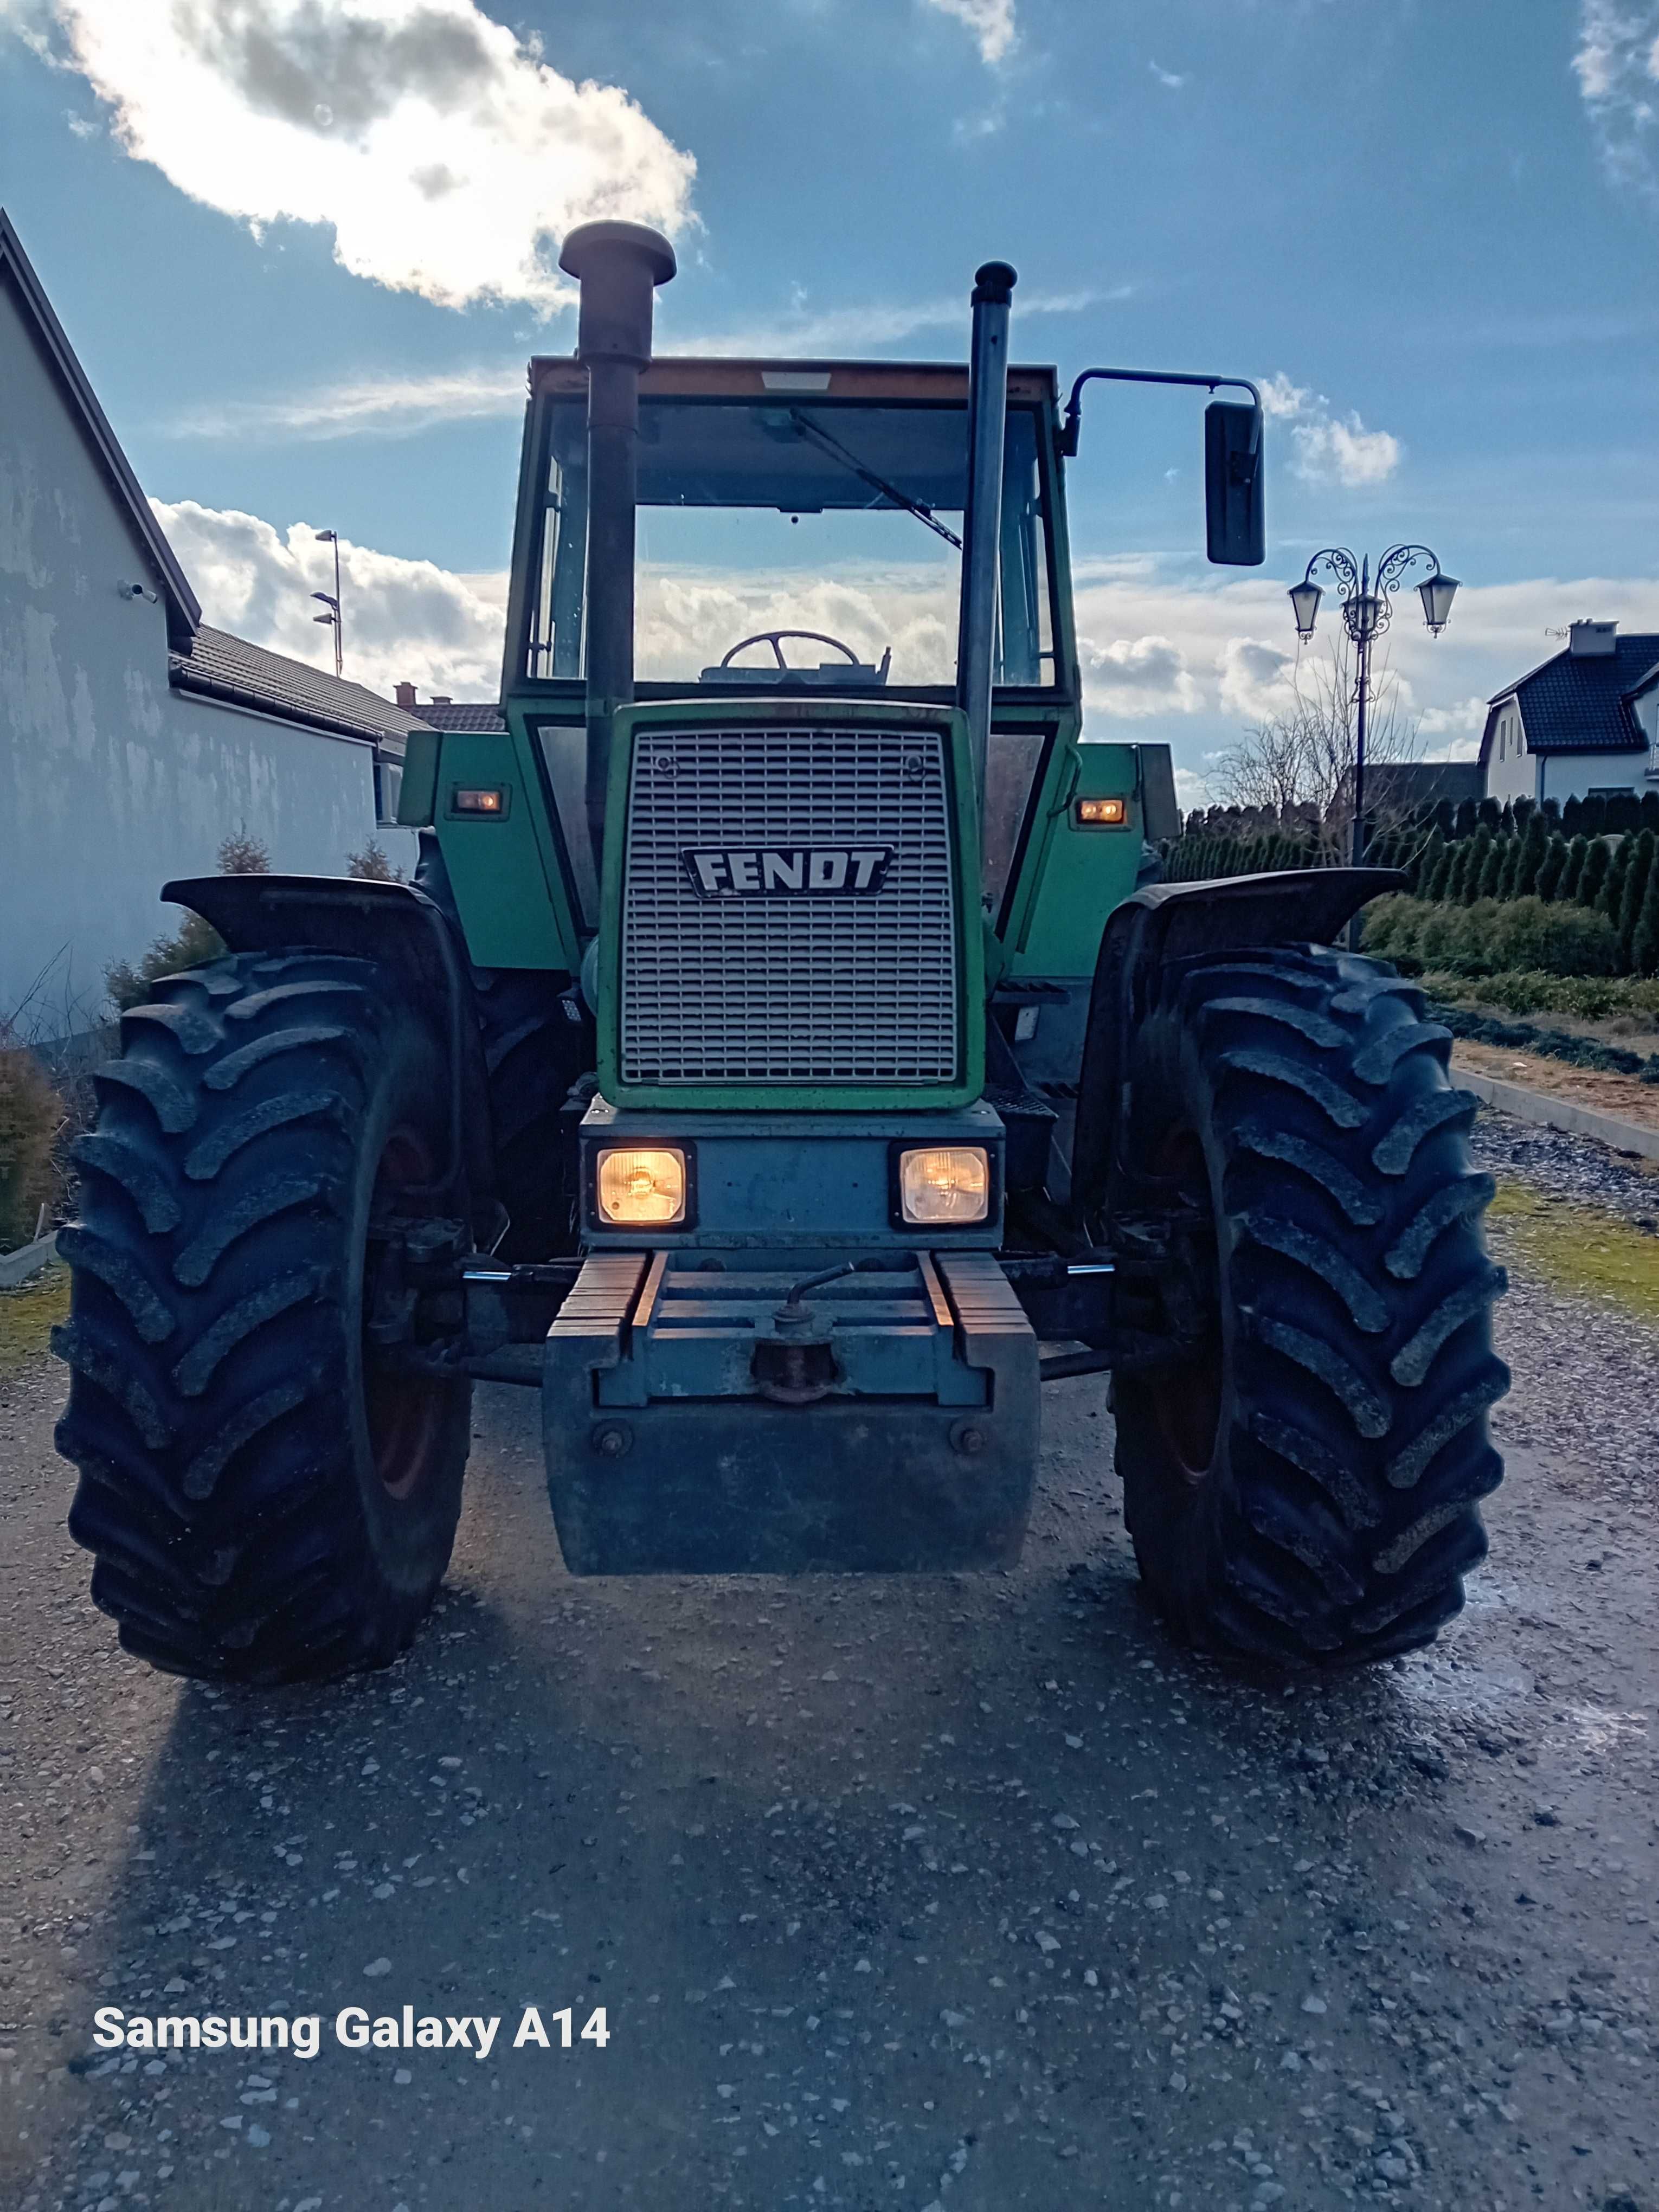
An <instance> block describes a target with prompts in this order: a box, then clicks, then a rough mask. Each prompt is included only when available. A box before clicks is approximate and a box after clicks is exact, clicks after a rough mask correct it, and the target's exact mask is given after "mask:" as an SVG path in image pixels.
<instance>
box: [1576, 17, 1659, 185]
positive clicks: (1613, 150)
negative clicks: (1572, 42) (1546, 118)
mask: <svg viewBox="0 0 1659 2212" xmlns="http://www.w3.org/2000/svg"><path fill="white" fill-rule="evenodd" d="M1578 41H1579V42H1578V51H1577V53H1576V54H1574V56H1573V58H1572V66H1573V70H1574V71H1575V73H1576V74H1577V78H1578V89H1579V92H1580V94H1582V95H1583V101H1584V105H1585V106H1586V107H1587V108H1588V109H1589V115H1590V121H1591V125H1592V127H1593V128H1594V130H1595V136H1596V139H1597V142H1598V143H1599V145H1600V148H1601V159H1602V161H1603V163H1604V165H1605V167H1606V168H1607V173H1608V174H1609V176H1611V177H1612V178H1613V181H1614V182H1615V183H1616V184H1620V185H1627V186H1630V187H1631V188H1632V189H1634V190H1636V191H1639V192H1641V193H1642V194H1643V195H1644V197H1646V198H1648V199H1650V200H1653V201H1655V202H1659V6H1656V5H1655V4H1654V0H1583V4H1582V6H1581V8H1580V10H1579V23H1578Z"/></svg>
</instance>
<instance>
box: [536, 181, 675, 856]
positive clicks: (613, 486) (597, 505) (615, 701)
mask: <svg viewBox="0 0 1659 2212" xmlns="http://www.w3.org/2000/svg"><path fill="white" fill-rule="evenodd" d="M675 265H676V264H675V260H674V249H673V247H672V246H671V245H670V244H669V243H668V240H666V239H665V238H664V237H663V236H662V235H661V234H660V233H659V232H657V231H654V230H647V228H646V227H645V226H644V224H642V223H637V222H585V223H583V224H582V226H581V227H580V229H578V230H573V231H572V232H571V234H570V235H569V237H568V238H567V239H566V240H565V242H564V250H563V252H562V253H561V254H560V256H559V266H560V268H561V269H562V270H564V272H565V274H566V275H567V276H574V277H575V278H576V280H577V282H578V283H580V286H581V308H580V319H579V320H578V323H577V328H576V358H577V360H578V361H580V362H582V363H583V364H584V366H585V367H586V370H587V501H588V507H587V777H586V800H587V827H588V835H589V836H590V837H591V839H592V845H593V864H594V866H595V867H596V868H597V867H599V865H600V862H601V858H602V851H603V847H604V842H605V783H606V779H607V777H608V775H609V772H610V766H611V715H612V714H613V713H614V711H615V710H616V708H618V707H623V706H626V705H627V704H628V702H629V701H630V700H631V699H632V698H633V696H634V508H635V503H636V501H637V499H638V495H639V474H640V436H639V432H640V371H641V369H642V368H644V367H645V366H646V364H647V362H648V361H649V360H650V358H651V313H652V295H653V292H654V291H655V289H656V288H657V286H658V285H659V284H665V283H667V282H668V280H669V278H670V277H671V276H672V275H673V274H674V270H675Z"/></svg>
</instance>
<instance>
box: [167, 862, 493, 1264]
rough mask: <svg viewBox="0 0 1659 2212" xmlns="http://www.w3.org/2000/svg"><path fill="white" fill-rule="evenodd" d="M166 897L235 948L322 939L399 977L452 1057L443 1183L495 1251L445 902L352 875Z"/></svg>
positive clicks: (487, 1141) (474, 1036)
mask: <svg viewBox="0 0 1659 2212" xmlns="http://www.w3.org/2000/svg"><path fill="white" fill-rule="evenodd" d="M161 896H162V898H163V899H164V900H166V901H167V903H168V904H169V905H171V906H182V907H188V908H190V909H191V912H192V913H194V914H199V915H201V917H202V919H203V921H206V922H210V923H211V924H212V926H213V927H214V928H215V929H216V930H217V931H218V933H219V934H220V936H221V937H222V938H223V939H224V940H225V943H226V945H228V947H229V949H230V950H231V951H233V952H288V951H294V950H295V949H296V948H298V947H300V946H301V945H305V946H315V947H318V948H319V949H320V950H322V951H326V952H338V953H346V954H350V955H355V956H356V957H357V958H359V959H362V960H374V961H378V962H379V963H380V965H381V966H382V967H385V968H388V969H391V970H392V973H393V974H394V975H397V976H398V980H399V981H400V982H402V983H403V984H404V985H405V986H406V987H408V989H409V992H410V997H411V1000H413V1001H414V1003H415V1004H416V1006H419V1007H420V1008H421V1010H422V1012H423V1013H424V1014H425V1016H426V1018H427V1019H428V1021H429V1022H430V1023H431V1024H432V1026H433V1029H434V1031H435V1034H436V1036H437V1037H438V1039H439V1041H440V1042H441V1044H442V1045H443V1047H444V1049H445V1054H446V1057H447V1062H448V1068H449V1113H448V1135H449V1145H448V1157H447V1161H446V1164H445V1168H444V1172H443V1178H442V1180H443V1182H444V1185H445V1187H446V1188H448V1189H453V1191H454V1192H455V1194H456V1196H455V1199H454V1201H453V1204H454V1210H455V1211H456V1212H458V1213H459V1214H461V1215H462V1216H463V1217H464V1218H466V1219H467V1222H468V1225H469V1227H470V1228H471V1231H472V1233H473V1235H474V1237H476V1239H477V1242H478V1243H479V1244H480V1245H481V1246H483V1248H484V1249H489V1247H490V1246H491V1245H492V1244H493V1243H494V1242H495V1238H496V1237H498V1236H499V1235H500V1233H501V1228H502V1227H503V1226H504V1224H505V1216H504V1215H502V1214H501V1209H500V1206H499V1205H498V1204H497V1201H496V1194H495V1168H494V1165H493V1154H492V1148H491V1136H490V1127H489V1085H488V1079H487V1077H486V1073H485V1068H484V1058H483V1040H482V1038H481V1037H480V1036H479V1032H478V1020H477V1009H476V1007H475V1006H474V1004H473V994H472V983H471V977H470V975H468V972H467V965H466V956H465V949H464V947H463V946H462V945H461V943H460V940H459V937H458V936H457V934H456V932H455V929H454V927H453V924H452V923H451V922H450V921H449V920H448V918H447V915H445V914H444V913H443V911H442V910H441V908H439V907H437V906H435V904H434V903H433V902H432V901H431V900H430V899H429V898H428V896H426V894H425V892H424V891H419V890H416V889H415V888H414V886H413V885H412V884H399V883H375V882H373V881H368V880H362V879H359V878H356V877H346V876H275V875H245V876H241V875H239V876H187V877H183V878H176V879H175V880H174V881H173V882H172V883H167V884H162V886H161Z"/></svg>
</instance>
